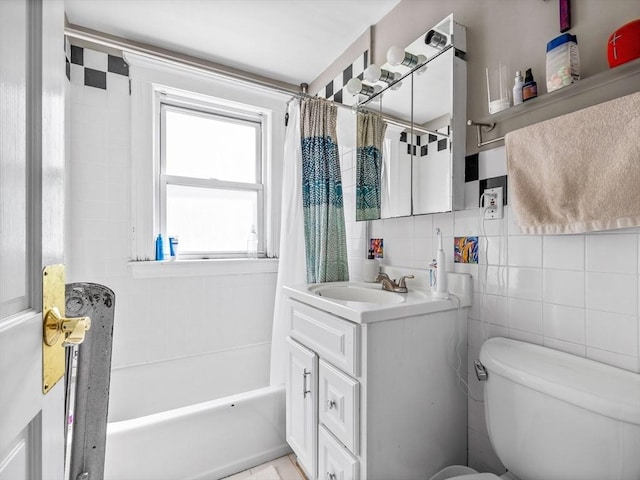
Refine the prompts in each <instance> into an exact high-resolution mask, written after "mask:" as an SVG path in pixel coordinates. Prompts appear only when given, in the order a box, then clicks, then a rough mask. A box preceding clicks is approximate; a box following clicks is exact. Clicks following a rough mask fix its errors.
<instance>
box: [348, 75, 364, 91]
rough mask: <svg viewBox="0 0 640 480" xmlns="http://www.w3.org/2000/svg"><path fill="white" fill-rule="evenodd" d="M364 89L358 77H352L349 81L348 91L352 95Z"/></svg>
mask: <svg viewBox="0 0 640 480" xmlns="http://www.w3.org/2000/svg"><path fill="white" fill-rule="evenodd" d="M360 90H362V82H361V81H360V79H358V78H355V77H354V78H352V79H351V80H349V81H348V82H347V92H349V93H350V94H351V95H357V94H359V93H360Z"/></svg>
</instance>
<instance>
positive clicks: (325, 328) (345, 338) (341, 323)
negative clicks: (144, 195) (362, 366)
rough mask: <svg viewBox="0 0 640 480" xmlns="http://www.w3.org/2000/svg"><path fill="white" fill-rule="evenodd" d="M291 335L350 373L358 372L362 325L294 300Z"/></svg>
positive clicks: (356, 374) (292, 302) (355, 374)
mask: <svg viewBox="0 0 640 480" xmlns="http://www.w3.org/2000/svg"><path fill="white" fill-rule="evenodd" d="M291 304H292V312H291V324H290V332H289V335H291V337H293V338H295V339H296V340H298V341H300V342H301V343H302V344H304V345H306V346H307V347H308V348H310V349H311V350H313V351H314V352H316V353H317V354H318V356H320V357H321V358H325V359H326V360H328V361H329V362H331V363H332V364H333V365H335V366H337V367H339V368H340V369H342V370H344V371H345V372H347V373H349V374H350V375H354V376H358V374H359V362H358V359H359V354H360V349H359V325H358V324H356V323H353V322H348V321H346V320H343V319H341V318H338V317H336V316H334V315H331V314H329V313H326V312H323V311H321V310H318V309H315V308H313V307H309V306H307V305H304V304H302V303H299V302H296V301H295V300H291Z"/></svg>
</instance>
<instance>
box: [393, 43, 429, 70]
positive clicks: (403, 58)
mask: <svg viewBox="0 0 640 480" xmlns="http://www.w3.org/2000/svg"><path fill="white" fill-rule="evenodd" d="M426 61H427V57H425V56H424V55H414V54H413V53H409V52H405V51H404V48H402V47H398V46H396V45H394V46H393V47H391V48H390V49H389V50H388V51H387V62H389V64H390V65H404V66H406V67H410V68H412V67H415V66H416V65H419V64H421V63H424V62H426Z"/></svg>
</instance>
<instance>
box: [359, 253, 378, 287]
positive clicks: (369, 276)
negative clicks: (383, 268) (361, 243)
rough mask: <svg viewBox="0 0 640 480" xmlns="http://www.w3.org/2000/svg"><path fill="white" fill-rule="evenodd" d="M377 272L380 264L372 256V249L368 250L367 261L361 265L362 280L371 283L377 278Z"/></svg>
mask: <svg viewBox="0 0 640 480" xmlns="http://www.w3.org/2000/svg"><path fill="white" fill-rule="evenodd" d="M379 272H380V262H379V261H378V259H377V258H375V257H374V256H373V249H370V250H369V255H367V259H366V260H364V263H363V264H362V278H363V279H364V281H365V282H369V283H373V282H375V281H376V278H378V273H379Z"/></svg>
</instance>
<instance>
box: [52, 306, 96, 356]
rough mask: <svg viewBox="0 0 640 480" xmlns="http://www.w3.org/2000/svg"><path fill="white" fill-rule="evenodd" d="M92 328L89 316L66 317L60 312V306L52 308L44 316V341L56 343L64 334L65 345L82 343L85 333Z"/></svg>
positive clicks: (63, 341) (63, 342)
mask: <svg viewBox="0 0 640 480" xmlns="http://www.w3.org/2000/svg"><path fill="white" fill-rule="evenodd" d="M89 328H91V319H90V318H89V317H77V318H66V317H63V316H62V315H61V314H60V310H58V307H53V308H50V309H49V310H48V311H47V313H46V314H45V317H44V343H46V344H47V345H49V346H52V345H55V344H56V342H57V341H58V340H59V339H60V336H61V335H64V339H63V340H62V346H63V347H70V346H72V345H80V344H81V343H82V342H83V341H84V335H85V332H86V331H87V330H89Z"/></svg>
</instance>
